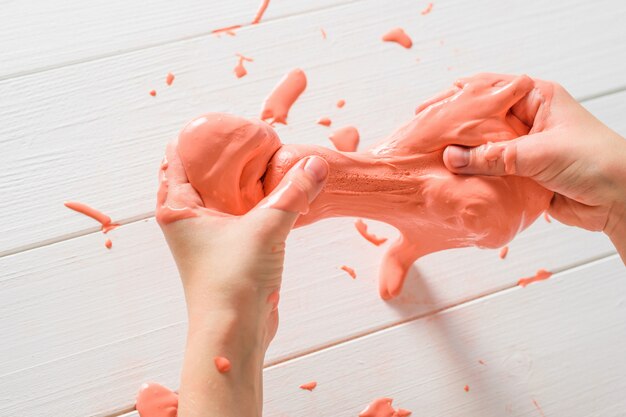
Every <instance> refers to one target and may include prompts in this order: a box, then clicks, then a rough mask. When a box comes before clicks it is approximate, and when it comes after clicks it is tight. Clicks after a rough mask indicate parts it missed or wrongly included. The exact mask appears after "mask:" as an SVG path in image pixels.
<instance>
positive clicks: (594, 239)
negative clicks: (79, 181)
mask: <svg viewBox="0 0 626 417" xmlns="http://www.w3.org/2000/svg"><path fill="white" fill-rule="evenodd" d="M381 226H382V225H377V227H375V228H374V229H375V230H376V232H377V233H379V234H382V233H385V234H387V232H389V230H388V229H386V228H384V227H381ZM112 238H113V242H114V243H113V249H112V250H111V251H107V250H106V249H105V248H104V245H103V240H104V238H103V237H102V236H101V235H100V234H89V235H86V236H83V237H80V238H76V239H71V240H67V241H64V242H61V243H58V244H54V245H49V246H45V247H42V248H38V249H35V250H30V251H27V252H22V253H19V254H16V255H11V256H7V257H4V258H2V259H0V270H2V271H4V272H3V276H2V278H0V294H1V295H2V303H0V328H2V329H4V332H5V334H6V335H10V343H4V344H1V345H0V392H1V393H2V395H1V397H2V398H3V399H4V401H2V402H1V403H0V416H2V417H4V416H7V417H8V416H15V415H16V414H19V415H44V414H46V413H51V414H55V413H56V415H58V413H60V412H61V410H65V412H64V414H63V415H68V416H69V415H76V416H83V415H106V414H110V413H113V412H116V411H120V410H124V409H125V408H127V407H129V406H130V405H131V404H132V402H133V399H134V395H135V392H136V389H137V387H138V386H139V385H140V384H141V383H142V382H144V381H146V380H159V381H162V382H163V383H166V384H169V385H170V386H175V384H176V381H177V380H178V372H179V365H180V359H181V355H182V352H183V343H184V332H185V309H184V301H183V295H182V291H181V289H180V285H179V283H178V279H177V274H176V270H175V266H174V265H173V263H172V262H171V259H170V256H169V254H168V251H167V248H166V247H165V244H164V242H163V239H162V238H161V236H160V232H159V230H158V227H157V226H156V224H155V223H154V221H153V220H149V221H148V220H146V221H142V222H137V223H133V224H130V225H127V226H124V227H122V228H120V229H117V230H115V231H113V232H112ZM348 247H349V248H351V249H350V251H348V250H346V248H348ZM612 252H613V248H612V247H611V246H610V243H609V242H608V240H607V239H606V238H604V236H603V235H601V234H597V233H595V234H594V233H588V232H584V231H581V230H577V229H573V228H566V227H564V226H562V225H559V224H555V223H553V224H547V223H545V222H544V221H543V220H541V221H540V222H538V223H537V224H536V225H535V226H534V227H533V228H532V229H530V230H528V231H527V232H526V233H524V234H522V235H520V236H519V238H518V239H517V240H516V241H515V242H513V244H512V245H511V250H510V253H509V256H508V257H507V259H506V260H505V261H502V260H500V259H499V257H498V254H497V251H493V250H492V251H485V250H478V249H467V250H454V251H448V252H442V253H438V254H434V255H432V256H429V257H426V258H424V259H422V260H421V261H419V262H418V263H417V264H416V267H415V268H414V269H413V270H412V272H411V276H410V280H409V283H408V285H407V287H406V291H405V292H404V293H403V294H402V295H401V296H400V297H399V298H398V299H396V300H394V301H393V302H390V303H384V302H382V301H381V300H379V299H378V294H377V285H376V269H377V263H378V260H379V258H380V255H381V254H382V249H381V248H377V247H374V246H373V245H371V244H369V243H368V242H366V241H364V240H363V239H362V238H361V237H360V236H359V235H358V234H357V232H356V231H355V229H354V227H353V226H352V224H351V221H347V220H345V219H344V220H332V221H329V222H327V224H325V225H324V224H318V225H314V226H312V227H310V228H307V229H301V230H297V231H295V232H294V234H293V235H292V237H291V239H290V242H289V245H288V253H289V255H288V261H287V265H286V271H285V282H284V288H283V291H282V297H281V327H280V329H279V333H278V335H277V338H276V341H275V343H273V344H272V346H271V348H270V350H269V352H268V357H267V359H268V364H269V363H275V362H277V361H281V360H285V359H287V358H292V357H296V356H299V355H302V354H304V353H306V352H309V351H311V350H317V349H321V348H323V347H325V346H329V345H333V344H336V343H339V342H341V341H342V340H346V339H348V338H353V337H357V336H359V335H363V334H367V333H371V332H372V331H375V330H377V329H381V328H385V327H388V326H391V325H393V324H395V323H399V322H402V321H406V320H408V319H412V318H415V317H419V316H422V315H426V314H429V313H431V312H433V311H436V310H439V309H442V308H445V307H449V306H452V305H456V304H459V303H462V302H464V301H467V300H470V299H472V298H475V297H478V296H480V295H484V294H488V293H491V292H494V291H498V290H500V289H503V288H507V287H510V286H512V285H515V283H516V282H517V280H518V279H519V278H520V277H523V276H528V275H532V274H534V272H535V271H536V270H537V269H538V268H541V267H543V268H547V269H549V270H552V271H558V270H562V269H565V268H568V267H571V266H572V265H576V264H579V263H582V262H587V261H589V260H592V259H595V258H598V257H601V256H605V255H607V254H610V253H612ZM342 264H348V265H350V266H352V267H354V268H355V269H356V270H357V273H358V278H357V279H356V280H352V279H351V278H349V277H348V276H347V275H346V274H345V273H344V272H343V271H341V270H339V266H340V265H342ZM33 381H37V383H36V384H33ZM68 410H71V411H68ZM53 411H54V412H53Z"/></svg>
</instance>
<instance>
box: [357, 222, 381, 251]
mask: <svg viewBox="0 0 626 417" xmlns="http://www.w3.org/2000/svg"><path fill="white" fill-rule="evenodd" d="M354 227H356V230H357V231H358V232H359V233H360V234H361V236H363V237H364V238H365V239H367V240H369V241H370V242H371V243H373V244H374V245H376V246H380V245H382V244H383V243H385V242H386V241H387V238H386V237H378V236H376V235H374V234H372V233H369V232H368V231H367V224H365V222H364V221H363V220H361V219H357V220H356V221H355V222H354Z"/></svg>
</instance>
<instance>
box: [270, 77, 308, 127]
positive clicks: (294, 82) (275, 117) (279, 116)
mask: <svg viewBox="0 0 626 417" xmlns="http://www.w3.org/2000/svg"><path fill="white" fill-rule="evenodd" d="M305 88H306V75H305V74H304V71H302V70H301V69H300V68H296V69H294V70H291V71H290V72H289V73H288V74H287V75H285V76H284V77H283V78H282V80H280V82H279V83H278V85H277V86H276V87H274V90H272V92H271V93H270V95H269V97H267V98H266V99H265V102H264V103H263V110H262V111H261V119H262V120H265V121H268V120H270V119H271V122H270V123H282V124H287V115H288V114H289V110H290V109H291V106H293V103H295V102H296V100H297V99H298V97H299V96H300V94H302V92H303V91H304V89H305Z"/></svg>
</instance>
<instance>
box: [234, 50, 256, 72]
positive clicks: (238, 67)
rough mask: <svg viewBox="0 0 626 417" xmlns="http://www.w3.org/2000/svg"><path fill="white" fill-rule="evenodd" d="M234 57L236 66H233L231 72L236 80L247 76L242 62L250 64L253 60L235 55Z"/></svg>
mask: <svg viewBox="0 0 626 417" xmlns="http://www.w3.org/2000/svg"><path fill="white" fill-rule="evenodd" d="M236 55H237V57H238V59H237V65H235V69H234V70H233V72H234V73H235V76H236V77H237V78H241V77H243V76H245V75H246V74H248V71H246V68H245V67H244V66H243V62H244V61H247V62H252V61H254V60H253V59H252V58H248V57H245V56H243V55H241V54H236Z"/></svg>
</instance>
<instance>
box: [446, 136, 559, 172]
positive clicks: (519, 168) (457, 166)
mask: <svg viewBox="0 0 626 417" xmlns="http://www.w3.org/2000/svg"><path fill="white" fill-rule="evenodd" d="M552 148H553V146H550V138H549V135H548V134H547V133H546V132H541V133H534V134H531V135H526V136H521V137H519V138H517V139H513V140H509V141H506V142H496V143H491V142H489V143H486V144H484V145H480V146H476V147H474V148H466V147H463V146H457V145H450V146H448V147H447V148H446V149H445V150H444V152H443V163H444V164H445V166H446V168H448V169H449V170H450V171H452V172H454V173H456V174H477V175H497V176H500V175H518V176H521V177H534V176H536V175H537V174H539V173H540V172H542V171H543V170H545V169H546V168H547V167H548V166H549V165H551V164H552V162H553V161H554V160H556V158H557V157H558V155H554V154H553V151H552Z"/></svg>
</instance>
